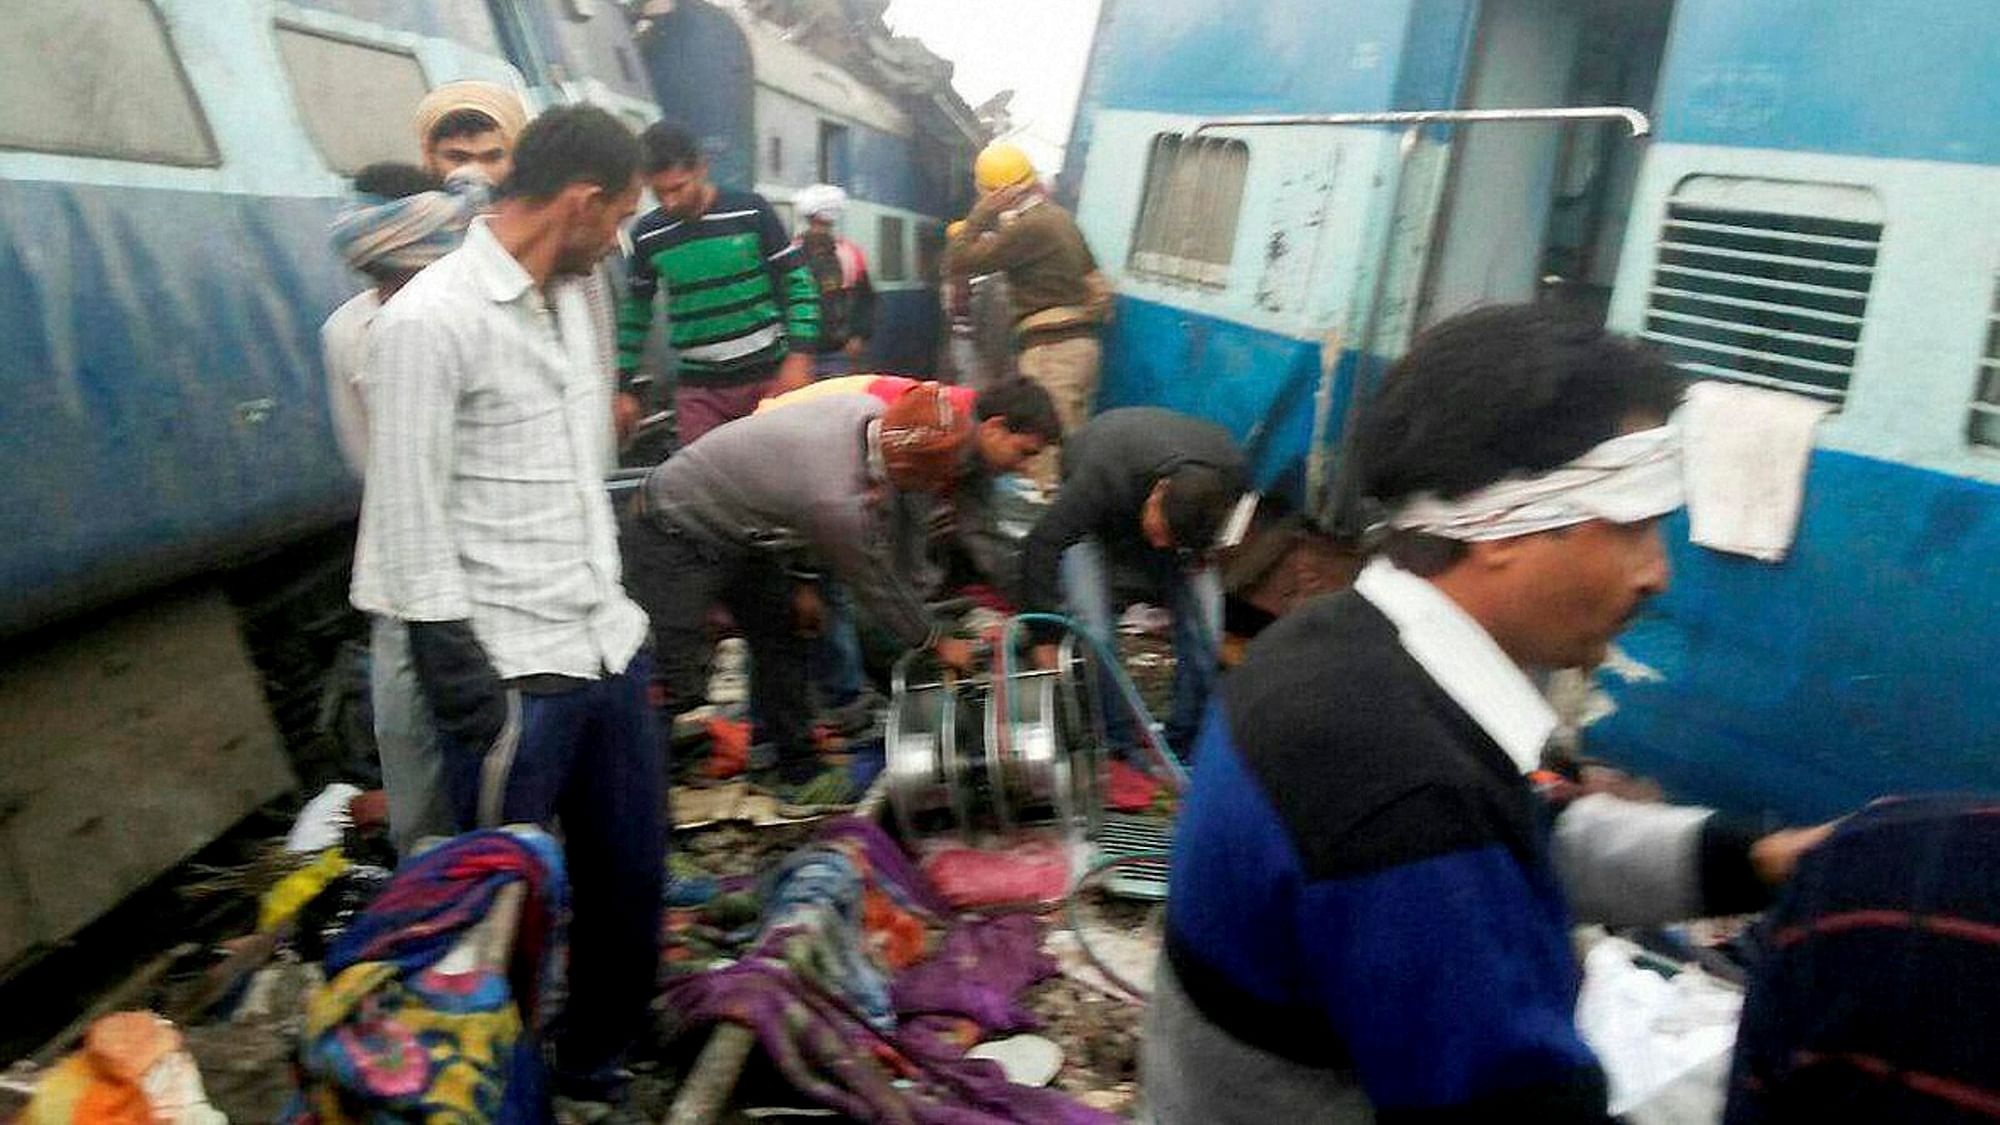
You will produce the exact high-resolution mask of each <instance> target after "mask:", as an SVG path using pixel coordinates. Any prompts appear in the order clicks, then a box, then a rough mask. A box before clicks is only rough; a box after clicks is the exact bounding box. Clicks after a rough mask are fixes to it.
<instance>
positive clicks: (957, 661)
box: [931, 637, 972, 674]
mask: <svg viewBox="0 0 2000 1125" xmlns="http://www.w3.org/2000/svg"><path fill="white" fill-rule="evenodd" d="M931 655H933V656H935V657H937V662H938V663H939V664H942V665H944V666H945V667H947V668H949V669H951V670H952V671H954V672H958V673H961V674H962V673H966V672H970V671H972V642H971V641H968V640H966V639H965V638H963V637H939V638H938V639H937V640H936V641H934V642H932V643H931Z"/></svg>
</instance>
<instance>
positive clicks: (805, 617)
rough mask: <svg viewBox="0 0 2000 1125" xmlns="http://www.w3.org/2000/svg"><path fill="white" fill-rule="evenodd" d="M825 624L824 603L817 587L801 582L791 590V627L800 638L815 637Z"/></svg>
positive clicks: (814, 584) (813, 584) (810, 583)
mask: <svg viewBox="0 0 2000 1125" xmlns="http://www.w3.org/2000/svg"><path fill="white" fill-rule="evenodd" d="M825 624H826V601H825V599H823V598H821V597H820V594H819V585H818V584H817V583H814V582H801V583H799V584H798V586H796V587H794V588H793V590H792V625H793V627H794V628H796V629H797V630H798V631H799V636H801V637H817V636H819V634H820V630H821V629H822V628H823V627H824V626H825Z"/></svg>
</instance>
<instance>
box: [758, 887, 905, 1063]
mask: <svg viewBox="0 0 2000 1125" xmlns="http://www.w3.org/2000/svg"><path fill="white" fill-rule="evenodd" d="M863 890H864V885H863V883H862V880H861V873H860V872H859V871H857V870H855V867H854V864H853V863H852V862H850V861H849V860H848V858H847V857H846V856H845V855H843V854H841V853H840V852H838V851H834V850H831V849H814V848H808V849H804V850H801V851H796V852H793V853H792V854H791V855H789V856H786V857H785V859H784V861H783V862H782V863H780V864H779V865H778V867H777V869H776V870H775V871H773V872H772V873H771V876H770V879H769V881H768V886H767V889H766V890H765V892H764V895H763V899H764V903H765V906H764V927H763V930H762V931H761V932H760V933H759V934H758V938H757V955H758V956H761V957H767V958H772V959H775V960H778V961H782V962H783V963H784V964H785V965H786V966H787V967H788V968H790V969H791V971H792V972H794V973H796V974H798V976H799V977H800V978H801V979H802V980H805V981H808V982H810V983H811V984H814V985H816V986H818V987H819V988H821V989H824V990H825V991H827V992H829V993H831V994H833V995H835V996H838V997H840V998H841V999H842V1000H844V1001H845V1002H846V1003H847V1004H848V1005H849V1006H850V1007H852V1008H853V1009H854V1010H855V1011H856V1012H857V1013H859V1014H860V1016H861V1018H862V1019H863V1020H865V1021H866V1022H867V1024H868V1026H870V1027H872V1028H874V1029H875V1030H877V1031H885V1032H886V1031H892V1030H894V1029H895V1026H896V1013H895V1011H894V1010H893V1009H892V1008H891V1007H890V1006H889V982H888V978H887V977H886V976H885V975H884V974H883V971H882V969H881V968H880V967H879V966H878V965H877V964H876V963H875V961H874V959H873V958H872V957H870V956H869V951H868V948H867V946H866V944H865V943H864V942H863V940H862V937H861V915H862V897H863Z"/></svg>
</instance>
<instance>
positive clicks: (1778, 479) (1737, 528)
mask: <svg viewBox="0 0 2000 1125" xmlns="http://www.w3.org/2000/svg"><path fill="white" fill-rule="evenodd" d="M1831 409H1833V408H1832V407H1831V406H1829V405H1828V404H1826V403H1824V402H1817V401H1815V400H1813V399H1809V398H1806V397H1804V396H1802V395H1794V394H1786V393H1785V392H1783V391H1767V390H1764V389H1762V388H1759V387H1745V386H1741V385H1738V384H1735V383H1720V382H1713V381H1706V382H1700V383H1696V384H1695V385H1694V386H1693V387H1690V388H1689V389H1688V395H1687V402H1686V404H1685V405H1684V406H1682V408H1681V411H1680V416H1679V419H1678V420H1679V422H1680V427H1681V434H1682V440H1683V441H1684V443H1685V450H1684V452H1685V458H1686V463H1685V470H1684V471H1685V473H1686V475H1687V505H1688V526H1689V533H1690V534H1689V538H1691V539H1693V540H1694V542H1695V544H1696V545H1697V546H1702V547H1710V548H1713V549H1715V550H1717V551H1727V552H1729V553H1730V554H1735V555H1748V556H1750V557H1751V558H1753V559H1761V560H1763V561H1764V562H1781V561H1783V560H1784V558H1785V556H1786V555H1787V554H1788V553H1790V551H1791V549H1792V539H1793V537H1794V536H1795V535H1797V533H1798V526H1799V509H1800V508H1801V507H1802V506H1803V505H1804V500H1805V487H1806V466H1807V464H1808V463H1809V462H1810V461H1811V460H1812V448H1813V430H1814V428H1815V427H1817V426H1818V425H1819V420H1820V419H1821V418H1822V417H1824V416H1825V415H1826V414H1827V412H1828V411H1830V410H1831Z"/></svg>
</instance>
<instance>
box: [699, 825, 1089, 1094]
mask: <svg viewBox="0 0 2000 1125" xmlns="http://www.w3.org/2000/svg"><path fill="white" fill-rule="evenodd" d="M829 853H831V854H837V855H839V856H841V857H843V858H844V859H845V861H846V864H847V866H846V868H845V869H843V868H842V867H841V865H839V864H835V863H832V862H830V861H829V860H828V859H827V858H826V857H827V855H828V854H829ZM805 855H806V856H807V857H808V858H805V859H801V860H799V862H798V864H797V865H796V866H794V867H792V868H791V869H792V870H793V871H795V872H803V873H808V874H809V876H810V878H809V879H808V880H807V885H806V886H802V887H800V888H798V889H797V890H795V891H794V892H793V893H792V894H791V895H789V896H788V898H789V899H792V900H797V899H799V898H800V897H803V898H804V899H805V900H806V901H807V902H813V903H817V902H820V901H821V895H820V892H822V891H837V892H838V894H839V896H841V897H840V901H843V902H844V901H846V898H845V896H846V895H847V894H848V893H849V892H850V891H852V890H854V889H855V884H851V883H849V882H848V881H847V880H846V878H845V874H846V872H847V871H851V872H852V873H853V874H854V875H855V876H857V877H858V885H859V889H860V894H861V895H862V900H863V901H864V902H866V901H867V900H868V898H869V897H871V896H873V895H875V894H877V893H879V894H880V895H881V896H883V898H884V899H886V900H887V901H888V902H889V903H891V904H893V905H894V907H895V909H896V910H898V911H900V912H903V913H906V914H908V915H909V916H910V917H911V918H913V919H921V920H922V921H924V923H925V924H926V926H927V927H929V926H936V925H941V924H942V923H943V919H944V917H945V916H946V913H947V911H948V907H947V906H946V904H945V903H944V902H943V901H942V900H941V899H940V898H938V896H937V895H936V894H935V892H934V891H933V890H932V889H931V888H930V887H929V886H928V885H927V884H926V883H925V882H924V880H923V878H922V877H921V876H920V875H919V874H918V873H917V871H916V870H915V868H914V867H912V866H911V864H910V862H909V860H908V858H907V857H905V856H904V855H903V854H902V852H901V850H900V848H899V847H898V846H897V845H896V843H895V842H894V841H893V840H891V839H890V838H889V837H888V836H887V835H886V834H884V833H883V832H882V831H881V830H880V829H879V828H876V827H875V826H874V825H872V824H867V823H863V822H861V821H857V820H852V819H845V820H840V821H836V822H834V823H833V824H832V825H830V826H828V828H827V829H826V830H825V831H824V832H822V833H821V835H820V837H819V839H818V841H817V843H816V845H815V847H814V848H813V849H812V850H810V851H809V852H807V853H805ZM725 897H726V896H725ZM714 905H715V904H711V909H712V908H713V906H714ZM811 909H812V912H813V913H816V914H818V915H819V916H821V917H822V918H824V917H826V916H828V915H829V914H832V915H836V916H839V915H840V914H841V911H842V909H844V908H833V907H829V906H820V905H815V906H813V907H812V908H811ZM865 912H866V908H865V907H864V918H865ZM777 917H782V915H777ZM727 924H728V923H727V919H726V918H724V917H722V916H720V915H711V916H710V921H709V923H708V928H707V931H706V932H707V934H709V935H712V936H721V937H724V938H726V936H727V935H726V934H722V933H721V928H722V927H724V926H726V925H727ZM864 925H865V921H864ZM692 928H693V927H692V926H691V927H690V929H692ZM813 933H817V934H820V935H825V934H828V933H839V934H841V935H842V940H846V927H845V922H844V921H843V922H842V924H841V925H840V926H838V927H827V926H816V927H806V928H800V927H794V926H790V925H786V924H777V925H775V926H773V925H771V924H769V923H767V925H766V927H765V929H764V931H763V936H762V937H761V938H760V939H759V940H758V942H757V944H756V946H755V947H754V948H752V949H751V950H750V951H749V953H748V954H747V955H746V956H744V958H743V959H742V960H740V961H737V962H735V963H732V964H722V965H721V967H719V968H715V969H713V970H711V971H707V972H697V973H685V974H681V975H676V976H674V977H672V978H670V980H669V983H668V986H667V992H666V996H665V998H664V1004H665V1006H666V1008H667V1010H669V1011H672V1012H675V1013H676V1014H677V1015H679V1016H680V1017H681V1018H682V1019H683V1020H684V1021H685V1025H686V1026H687V1027H689V1028H700V1027H704V1026H708V1025H710V1024H713V1023H716V1022H721V1021H728V1022H731V1023H737V1024H741V1025H743V1026H746V1027H748V1028H750V1029H751V1030H752V1031H754V1032H755V1033H756V1035H757V1041H758V1043H759V1045H760V1046H761V1047H762V1048H763V1049H764V1051H765V1053H766V1054H767V1055H768V1056H769V1057H770V1059H771V1060H772V1062H773V1063H775V1064H776V1066H777V1067H778V1069H779V1071H780V1072H781V1073H782V1074H783V1075H784V1077H785V1078H786V1080H787V1081H789V1082H790V1083H791V1084H792V1086H793V1087H794V1088H795V1089H797V1090H798V1091H799V1093H801V1094H802V1095H804V1096H806V1097H808V1098H810V1099H812V1100H813V1101H814V1102H816V1103H818V1104H820V1105H823V1106H826V1107H828V1108H831V1109H833V1110H836V1111H838V1112H839V1113H841V1114H843V1115H845V1116H847V1117H850V1118H853V1119H857V1120H863V1121H897V1122H908V1123H911V1125H1003V1123H1009V1122H1012V1123H1019V1125H1110V1123H1111V1122H1113V1121H1114V1120H1115V1119H1114V1118H1113V1117H1111V1116H1110V1115H1109V1114H1105V1113H1101V1112H1099V1111H1096V1110H1092V1109H1087V1108H1084V1107H1082V1106H1079V1105H1077V1104H1076V1103H1074V1102H1072V1101H1070V1100H1069V1099H1067V1098H1065V1097H1063V1096H1061V1095H1060V1094H1056V1093H1054V1092H1051V1091H1047V1090H1039V1089H1031V1088H1028V1087H1023V1086H1016V1085H1014V1084H1012V1083H1010V1082H1008V1081H1007V1078H1006V1075H1005V1072H1004V1071H1003V1070H1002V1069H1001V1068H1000V1067H999V1066H998V1065H997V1064H995V1063H992V1062H987V1061H983V1060H978V1059H967V1058H964V1057H963V1053H964V1050H965V1048H966V1047H968V1046H969V1045H970V1043H971V1042H975V1041H977V1040H978V1039H982V1038H986V1037H988V1036H991V1035H994V1034H1002V1033H1008V1032H1013V1031H1019V1030H1023V1029H1025V1028H1027V1027H1029V1026H1031V1025H1032V1022H1033V1021H1032V1018H1031V1017H1030V1016H1029V1015H1028V1014H1027V1013H1026V1012H1025V1011H1024V1010H1022V1009H1021V1008H1020V1006H1019V1003H1018V999H1017V998H1018V996H1019V994H1020V992H1021V991H1022V990H1023V989H1025V988H1026V987H1027V986H1028V985H1030V984H1032V983H1034V982H1036V981H1039V980H1042V979H1044V978H1046V977H1048V976H1049V975H1051V974H1052V973H1053V972H1054V971H1055V966H1054V963H1053V962H1052V961H1051V960H1050V959H1049V958H1048V957H1047V956H1046V955H1045V954H1043V953H1041V951H1040V950H1039V949H1038V948H1037V941H1038V938H1039V926H1038V923H1037V922H1036V921H1035V920H1034V919H1033V918H1031V917H1028V916H1025V915H1014V916H1010V917H1005V918H1000V919H995V920H988V921H978V922H966V923H960V924H958V925H956V926H954V927H952V928H951V929H950V930H949V932H948V933H947V934H946V936H945V938H944V939H943V941H942V942H941V943H940V944H939V946H938V947H937V949H936V951H935V952H934V953H932V954H931V955H930V956H929V957H927V958H925V959H924V960H922V961H920V962H918V963H917V964H915V965H914V966H912V967H911V968H909V969H907V970H905V971H904V972H902V973H901V974H899V975H897V976H896V977H895V979H894V981H893V982H892V983H891V985H890V997H891V1001H892V1003H891V1008H890V1012H891V1014H892V1015H893V1017H894V1018H895V1023H896V1026H895V1029H894V1031H893V1032H890V1031H885V1030H881V1029H879V1028H878V1027H876V1026H871V1024H870V1022H869V1021H868V1019H867V1018H865V1016H864V1014H863V1012H862V1010H860V1009H857V1008H856V1007H855V1006H854V1005H853V1004H851V1003H849V1002H848V1001H847V1000H846V999H845V998H844V994H843V993H842V992H840V991H829V990H828V989H826V988H824V987H821V986H819V985H818V984H816V983H815V976H814V975H811V974H808V975H801V974H800V973H798V972H796V971H794V969H793V968H792V965H793V964H794V963H795V960H796V958H797V957H798V956H799V951H798V950H797V949H795V948H788V946H793V945H795V943H797V942H800V941H806V940H810V938H809V935H811V934H813ZM671 956H672V954H671V953H670V957H671ZM866 956H868V957H873V956H874V953H873V951H872V948H871V949H870V950H869V951H868V952H867V953H866ZM722 960H723V959H722V958H717V959H713V960H711V961H710V962H709V963H711V964H721V962H722ZM842 960H844V959H842V958H834V957H832V956H831V955H829V954H827V953H825V952H819V953H814V954H811V955H810V957H809V959H808V963H809V964H812V965H816V966H819V965H825V964H827V963H839V962H841V961H842ZM869 1002H870V1004H871V1005H872V1004H873V1003H874V997H873V994H872V993H871V994H870V1001H869Z"/></svg>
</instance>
